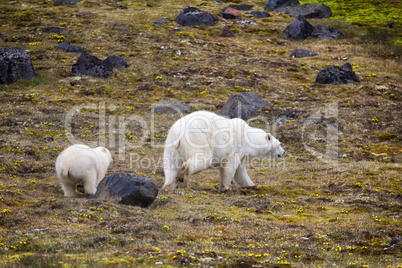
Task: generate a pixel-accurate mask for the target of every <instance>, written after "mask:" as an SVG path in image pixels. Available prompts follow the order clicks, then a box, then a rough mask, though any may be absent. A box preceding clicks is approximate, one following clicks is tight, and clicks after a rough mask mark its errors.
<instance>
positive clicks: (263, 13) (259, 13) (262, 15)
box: [246, 11, 269, 19]
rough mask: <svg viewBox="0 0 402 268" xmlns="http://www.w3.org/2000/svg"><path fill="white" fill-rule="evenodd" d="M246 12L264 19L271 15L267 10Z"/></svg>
mask: <svg viewBox="0 0 402 268" xmlns="http://www.w3.org/2000/svg"><path fill="white" fill-rule="evenodd" d="M246 14H249V15H251V16H253V17H256V18H259V19H263V18H268V17H269V13H268V12H266V11H251V12H248V13H246Z"/></svg>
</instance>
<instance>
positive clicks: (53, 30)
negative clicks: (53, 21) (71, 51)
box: [40, 27, 69, 35]
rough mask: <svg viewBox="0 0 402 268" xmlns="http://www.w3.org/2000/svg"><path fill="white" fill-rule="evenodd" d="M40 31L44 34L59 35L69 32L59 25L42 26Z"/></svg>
mask: <svg viewBox="0 0 402 268" xmlns="http://www.w3.org/2000/svg"><path fill="white" fill-rule="evenodd" d="M40 32H41V33H45V34H60V35H67V34H68V33H69V32H68V31H67V30H66V29H64V28H61V27H47V28H43V29H42V30H41V31H40Z"/></svg>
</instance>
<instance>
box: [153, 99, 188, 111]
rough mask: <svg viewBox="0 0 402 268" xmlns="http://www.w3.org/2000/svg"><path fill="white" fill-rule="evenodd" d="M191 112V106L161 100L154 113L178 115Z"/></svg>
mask: <svg viewBox="0 0 402 268" xmlns="http://www.w3.org/2000/svg"><path fill="white" fill-rule="evenodd" d="M190 110H191V106H190V105H188V104H185V103H179V102H174V101H166V100H161V101H159V102H158V103H157V104H156V105H155V107H154V109H153V112H154V113H159V114H178V113H188V112H190Z"/></svg>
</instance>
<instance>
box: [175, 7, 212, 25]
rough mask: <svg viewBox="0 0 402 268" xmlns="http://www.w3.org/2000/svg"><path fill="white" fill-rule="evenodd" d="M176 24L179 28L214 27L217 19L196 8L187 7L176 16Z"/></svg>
mask: <svg viewBox="0 0 402 268" xmlns="http://www.w3.org/2000/svg"><path fill="white" fill-rule="evenodd" d="M176 22H177V23H178V24H180V25H181V26H193V25H206V26H214V25H215V24H216V23H217V22H218V19H217V17H216V16H214V15H212V14H210V13H208V12H205V11H202V10H200V9H198V8H196V7H190V6H187V7H185V8H184V9H183V10H182V11H181V12H180V13H179V14H178V15H177V17H176Z"/></svg>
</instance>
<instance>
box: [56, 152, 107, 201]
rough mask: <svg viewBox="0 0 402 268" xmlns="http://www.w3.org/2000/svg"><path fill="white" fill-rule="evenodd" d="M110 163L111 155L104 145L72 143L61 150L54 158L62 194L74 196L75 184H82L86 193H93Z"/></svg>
mask: <svg viewBox="0 0 402 268" xmlns="http://www.w3.org/2000/svg"><path fill="white" fill-rule="evenodd" d="M112 163H113V160H112V155H111V153H110V151H109V150H108V149H106V148H105V147H96V148H90V147H89V146H86V145H82V144H74V145H71V146H70V147H68V148H67V149H65V150H64V151H62V152H61V153H60V154H59V156H58V157H57V160H56V173H57V177H58V178H59V180H60V183H61V186H62V187H63V191H64V196H75V186H76V185H77V184H83V186H84V190H85V193H86V194H90V195H93V194H95V193H96V187H97V186H98V184H99V182H100V181H101V180H102V179H103V178H104V177H105V174H106V171H107V169H108V167H109V166H110V165H111V164H112Z"/></svg>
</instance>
